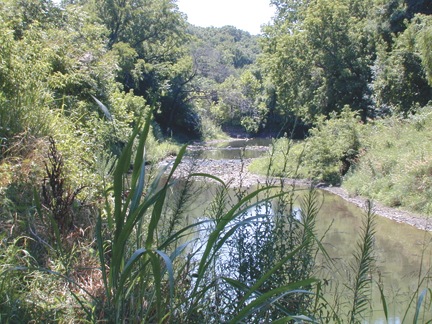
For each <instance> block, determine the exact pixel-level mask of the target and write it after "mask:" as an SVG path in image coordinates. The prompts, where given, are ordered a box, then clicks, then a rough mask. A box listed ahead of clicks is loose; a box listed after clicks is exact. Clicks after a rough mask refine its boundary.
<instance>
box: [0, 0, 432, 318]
mask: <svg viewBox="0 0 432 324" xmlns="http://www.w3.org/2000/svg"><path fill="white" fill-rule="evenodd" d="M271 3H272V4H273V5H274V6H275V7H276V9H277V15H276V17H275V18H274V21H273V23H272V24H271V25H269V26H266V27H264V29H263V34H262V36H254V35H250V34H249V33H248V32H244V31H241V30H238V29H236V28H235V27H232V26H225V27H223V28H213V27H212V28H201V27H197V26H191V25H189V24H188V23H187V21H186V16H185V15H184V14H183V13H181V12H180V11H179V10H178V8H177V5H176V3H175V0H137V1H130V0H103V1H99V0H64V1H61V2H60V3H58V2H54V1H51V0H4V1H2V2H1V3H0V231H1V232H0V249H1V251H0V252H1V255H0V321H1V322H5V323H22V322H31V321H34V320H35V319H38V320H40V322H44V323H52V322H59V323H66V322H80V321H81V322H83V323H84V322H86V323H89V322H91V323H97V322H101V321H102V322H109V323H119V322H127V321H130V322H144V323H145V322H150V323H156V322H158V323H169V322H170V323H176V322H181V323H204V322H206V323H221V322H227V323H237V322H248V323H252V322H256V323H264V322H270V321H276V322H278V323H281V322H288V321H293V320H295V321H321V322H331V321H332V320H337V321H341V320H342V321H343V320H344V319H346V321H347V322H350V323H358V322H360V320H361V316H362V314H361V313H362V312H364V311H365V310H366V308H367V307H366V305H367V297H366V296H365V294H366V293H367V292H368V290H369V285H370V283H371V281H370V277H369V273H368V271H370V270H371V268H372V267H373V261H374V260H373V254H372V250H373V241H374V239H373V235H374V220H373V218H374V217H373V213H372V212H371V206H369V211H368V213H367V216H366V218H365V222H364V225H363V226H364V228H363V234H362V236H361V238H360V241H359V250H358V253H357V254H356V256H355V262H354V263H353V265H352V267H351V268H352V270H353V271H354V272H355V273H354V272H353V273H348V276H352V279H353V282H351V283H352V285H348V286H349V290H350V292H352V294H349V297H348V299H347V301H346V302H345V301H344V302H341V303H340V304H337V303H336V305H330V304H329V303H328V302H326V301H325V300H324V301H322V300H323V299H322V294H321V291H320V290H321V288H322V287H321V284H322V283H321V282H320V281H318V280H315V279H313V275H314V270H315V268H314V267H315V262H316V261H317V260H318V259H317V255H318V254H321V256H323V257H324V258H326V253H325V251H324V250H323V249H322V246H321V243H320V241H319V240H318V239H317V238H316V236H315V232H314V227H315V216H316V214H317V211H318V209H319V208H318V200H319V199H318V196H317V195H316V191H315V190H314V189H313V188H312V189H311V190H310V192H309V193H308V194H307V195H306V196H305V197H303V200H302V206H301V212H300V213H301V215H300V216H301V219H302V221H299V220H298V219H296V218H295V216H296V211H295V210H294V207H293V206H294V205H293V201H294V199H295V197H296V191H295V190H294V189H292V190H288V191H284V189H287V188H286V187H284V186H283V183H284V182H283V179H284V178H287V177H293V178H295V177H301V178H307V179H311V180H315V181H326V182H329V183H331V184H342V185H344V186H345V187H346V188H348V189H349V190H350V192H351V193H352V194H360V195H364V196H368V197H371V198H373V199H378V200H381V201H383V202H386V203H388V204H389V205H391V206H403V207H408V208H411V209H412V210H415V211H419V212H421V213H424V214H427V215H431V214H432V205H431V202H430V199H431V197H432V195H431V192H432V191H431V190H432V189H431V188H432V187H431V186H432V172H431V170H432V165H431V161H432V147H431V145H430V139H431V137H432V135H431V129H432V121H431V118H430V115H431V109H432V108H431V106H430V105H431V100H432V88H431V86H432V50H431V46H432V45H431V44H432V18H431V14H432V11H431V10H432V8H431V5H430V4H429V2H428V1H426V0H424V1H414V0H304V1H296V0H272V1H271ZM143 118H145V119H146V121H145V122H142V120H143ZM224 131H225V132H227V133H231V134H232V135H234V134H236V135H237V134H238V133H240V134H241V135H244V136H255V135H263V134H265V135H267V134H269V133H270V134H272V135H274V134H285V136H284V137H281V138H279V139H275V140H274V142H273V145H272V146H271V149H270V151H269V154H268V155H266V156H264V158H262V159H261V160H259V161H255V162H254V164H252V166H251V170H255V171H256V172H261V173H265V175H266V176H267V177H266V183H274V181H275V180H274V178H273V177H274V176H277V177H279V178H280V180H281V184H282V185H281V187H282V188H278V189H274V188H272V189H270V188H259V189H257V190H255V191H252V192H247V190H246V189H243V188H239V189H237V192H236V193H235V195H234V196H235V199H234V198H232V197H234V196H233V195H230V193H229V189H228V186H227V185H226V184H224V183H222V182H221V181H220V180H219V179H217V178H215V177H214V176H212V175H203V174H199V176H204V177H206V178H207V179H211V180H212V181H215V182H217V183H220V186H219V187H217V189H216V192H215V193H214V197H213V198H212V199H210V201H209V205H208V206H207V208H206V209H205V210H203V215H204V216H205V217H206V218H205V219H200V220H198V221H196V222H189V221H188V217H187V208H188V206H190V205H191V204H192V202H191V200H193V198H194V196H196V195H197V192H198V191H199V190H200V188H198V189H196V190H197V191H195V192H194V191H193V189H194V188H195V183H194V181H193V179H194V177H196V176H197V175H196V174H195V175H194V165H193V163H192V164H191V166H190V169H189V170H188V171H189V172H188V174H187V175H186V176H185V177H184V179H183V180H182V181H177V180H174V178H173V172H174V170H175V169H176V168H177V167H178V165H179V163H180V161H181V159H182V157H183V155H184V154H185V147H183V148H180V145H179V144H178V143H179V142H187V141H190V140H196V139H198V140H199V139H201V140H211V139H216V138H223V137H226V136H227V135H226V134H225V133H224ZM293 137H297V138H302V139H304V138H306V139H305V140H304V141H303V142H296V141H294V140H293V139H292V138H293ZM168 155H172V156H176V155H178V158H177V159H176V160H175V162H174V163H173V167H172V171H168V170H169V169H168V167H166V168H165V169H164V170H162V171H161V172H159V170H156V169H157V168H158V165H157V162H159V161H160V160H161V159H163V158H164V157H166V156H168ZM191 190H192V191H191ZM275 190H277V191H275ZM191 192H192V193H191ZM253 199H255V200H253ZM256 199H258V200H261V201H259V202H256ZM270 201H272V203H269V202H270ZM252 210H253V211H254V212H251V211H252ZM251 213H252V214H251ZM253 213H254V214H253ZM195 231H196V232H198V233H201V234H198V236H199V237H197V236H196V235H197V234H196V232H195ZM249 234H250V235H249ZM224 251H225V252H224ZM226 251H229V255H230V259H229V260H228V261H227V257H226V256H224V253H226ZM245 260H246V261H245ZM419 282H420V281H419ZM420 286H421V284H420V283H419V287H420ZM312 291H315V292H316V294H315V295H312V294H311V292H312ZM426 292H427V290H426ZM429 292H430V290H429ZM424 294H426V293H424ZM431 295H432V293H431ZM233 296H235V297H236V298H232V297H233ZM383 299H384V298H383ZM419 301H420V302H419V303H418V306H417V313H418V312H419V309H420V306H421V299H420V300H419ZM339 307H340V308H341V309H342V308H345V309H347V308H348V314H347V316H342V315H341V314H342V313H343V312H344V310H341V309H339ZM335 308H337V309H335ZM425 314H426V313H425Z"/></svg>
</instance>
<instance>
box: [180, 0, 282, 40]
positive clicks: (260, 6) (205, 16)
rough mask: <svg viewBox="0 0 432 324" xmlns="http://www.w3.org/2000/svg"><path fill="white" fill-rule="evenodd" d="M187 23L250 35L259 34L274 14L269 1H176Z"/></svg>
mask: <svg viewBox="0 0 432 324" xmlns="http://www.w3.org/2000/svg"><path fill="white" fill-rule="evenodd" d="M177 5H178V7H179V10H180V11H181V12H183V13H185V14H186V15H187V16H188V22H189V23H191V24H192V25H196V26H200V27H210V26H213V27H223V26H226V25H230V26H234V27H237V28H239V29H242V30H244V31H248V32H249V33H251V34H252V35H257V34H260V33H261V25H264V24H268V23H269V22H270V21H271V18H272V17H273V16H274V14H275V8H274V6H270V0H177Z"/></svg>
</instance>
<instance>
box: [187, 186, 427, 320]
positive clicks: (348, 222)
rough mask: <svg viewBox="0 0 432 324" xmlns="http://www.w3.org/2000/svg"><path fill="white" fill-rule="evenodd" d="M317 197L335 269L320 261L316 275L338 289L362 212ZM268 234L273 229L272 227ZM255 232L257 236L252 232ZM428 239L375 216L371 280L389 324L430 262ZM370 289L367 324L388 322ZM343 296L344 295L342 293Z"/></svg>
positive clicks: (206, 196) (207, 195) (208, 195)
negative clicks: (379, 284)
mask: <svg viewBox="0 0 432 324" xmlns="http://www.w3.org/2000/svg"><path fill="white" fill-rule="evenodd" d="M319 194H320V195H321V197H322V199H323V200H324V203H323V205H322V207H321V210H320V212H319V214H318V217H317V222H316V226H317V227H316V230H317V233H318V237H321V236H323V235H324V233H325V236H324V238H323V239H322V244H323V246H324V247H325V248H326V250H327V253H328V254H329V255H330V257H331V258H332V259H333V260H335V261H336V263H337V264H336V268H337V269H334V268H330V266H329V265H328V264H325V261H324V259H321V260H319V261H318V262H322V264H323V268H325V269H326V271H320V272H318V273H317V276H318V277H319V276H322V277H325V278H326V279H328V280H330V281H332V280H334V281H338V282H340V283H341V284H340V286H343V284H344V283H346V281H344V280H346V277H347V276H346V274H347V273H348V268H349V264H350V262H352V261H353V256H352V255H353V251H354V250H355V246H356V243H357V238H358V233H359V229H360V228H361V222H362V214H363V211H362V210H361V209H359V208H358V207H356V206H355V205H354V204H351V203H349V202H347V201H345V200H343V199H342V198H340V197H339V196H336V195H333V194H331V193H328V192H326V191H319ZM232 195H234V193H232ZM213 196H214V188H209V190H208V191H207V192H204V193H203V196H202V199H203V200H202V201H206V202H210V201H211V199H212V197H213ZM301 196H302V193H301V192H299V194H298V198H297V200H296V202H295V205H294V207H295V208H294V209H293V211H294V213H293V216H294V217H295V218H296V219H297V220H300V219H301V218H300V217H301V210H300V208H299V199H300V197H301ZM202 201H201V204H202ZM202 208H203V206H202V205H201V207H200V208H197V209H196V210H195V212H197V215H196V216H192V215H191V217H192V218H193V217H202V210H203V209H202ZM269 208H270V207H269V206H266V209H267V210H266V213H270V214H271V210H269ZM191 210H193V208H191ZM257 213H258V214H259V213H263V210H259V211H258V212H255V214H250V215H248V216H246V217H251V216H252V215H257ZM254 224H255V223H254ZM268 230H271V227H269V228H268ZM251 231H252V227H251V226H245V227H244V230H243V232H242V233H241V236H242V237H243V240H246V238H248V237H250V236H254V235H255V234H253V233H252V232H251ZM254 231H255V232H256V229H254ZM255 232H254V233H255ZM259 236H260V237H263V236H264V235H263V233H261V234H259ZM431 238H432V236H431V234H430V233H426V232H424V231H421V230H418V229H416V228H414V227H412V226H409V225H407V224H403V223H397V222H395V221H393V220H390V219H386V218H383V217H378V218H377V227H376V236H375V240H376V241H375V243H376V247H375V248H376V250H375V257H376V260H377V262H376V267H377V269H376V271H375V272H374V274H373V277H374V279H375V280H376V281H378V282H382V283H383V286H384V290H385V294H386V297H387V303H388V307H389V323H400V322H401V319H402V318H403V316H404V313H405V310H406V309H407V308H408V307H409V301H410V298H411V297H412V296H413V293H414V291H415V289H416V288H417V286H418V283H419V273H420V270H421V269H420V266H421V260H422V259H423V265H430V264H431V260H432V258H431V253H432V252H431V248H430V246H429V247H428V248H427V249H426V250H425V244H426V243H428V242H430V241H431ZM244 242H247V241H244ZM251 244H252V243H251ZM224 253H229V254H230V255H232V251H231V250H225V252H224ZM224 261H225V258H224ZM336 270H338V271H339V272H338V271H336ZM426 270H427V269H423V273H422V274H421V275H424V274H425V271H426ZM374 287H375V288H374V289H373V292H372V296H371V297H372V301H373V303H372V305H373V306H372V308H373V312H372V313H371V314H370V315H369V316H367V318H366V319H365V323H384V322H386V321H385V318H384V312H383V307H382V303H381V300H380V295H379V292H378V289H377V288H376V285H375V284H374ZM332 289H333V287H328V293H329V294H334V291H332ZM339 292H341V291H339ZM345 293H347V292H346V290H345ZM332 297H334V296H332ZM415 302H416V300H414V303H413V304H412V305H411V312H410V314H409V315H408V317H407V319H410V321H411V320H412V317H413V313H414V308H415V305H414V304H415Z"/></svg>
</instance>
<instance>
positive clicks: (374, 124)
mask: <svg viewBox="0 0 432 324" xmlns="http://www.w3.org/2000/svg"><path fill="white" fill-rule="evenodd" d="M310 135H311V136H310V137H308V138H307V139H306V140H305V141H304V142H301V143H293V142H292V141H290V140H289V139H287V138H281V139H278V140H276V141H275V142H274V145H273V146H272V148H271V149H270V151H269V153H268V155H266V156H265V157H263V158H261V159H259V160H257V161H254V163H253V164H252V165H251V167H250V170H251V171H252V172H259V171H260V170H267V169H268V168H269V170H270V173H271V174H272V175H275V176H286V177H298V178H302V179H309V180H315V181H327V182H329V183H330V184H333V185H336V184H341V185H342V187H344V188H346V189H347V190H348V191H349V193H351V194H355V195H361V196H365V197H369V198H372V199H374V200H377V201H380V202H383V203H385V204H387V205H388V206H391V207H402V208H404V209H407V210H409V211H412V212H416V213H420V214H423V215H427V216H431V215H432V199H431V194H432V142H431V138H432V107H430V106H428V107H425V108H423V109H420V110H418V111H417V112H416V113H415V114H412V115H409V116H408V117H407V118H403V117H396V116H395V117H388V118H382V119H376V120H374V121H370V122H368V123H367V124H363V123H361V122H360V120H359V118H358V117H356V116H355V114H354V113H352V112H349V111H348V110H344V112H343V113H342V114H341V115H340V116H333V117H332V118H331V119H329V120H319V121H318V122H317V126H316V127H315V128H314V129H312V130H311V131H310ZM292 170H297V171H296V172H293V171H292Z"/></svg>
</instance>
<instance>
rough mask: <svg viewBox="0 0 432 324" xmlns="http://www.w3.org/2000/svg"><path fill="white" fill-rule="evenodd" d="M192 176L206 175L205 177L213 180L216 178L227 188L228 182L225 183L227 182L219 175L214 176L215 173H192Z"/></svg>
mask: <svg viewBox="0 0 432 324" xmlns="http://www.w3.org/2000/svg"><path fill="white" fill-rule="evenodd" d="M190 177H204V178H210V179H213V180H215V181H217V182H219V183H221V184H222V185H223V186H224V187H225V188H226V184H225V182H223V181H222V180H221V179H219V178H218V177H215V176H213V175H211V174H208V173H192V174H191V175H190Z"/></svg>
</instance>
